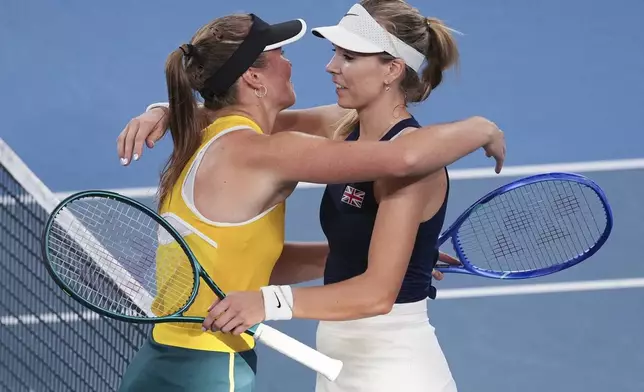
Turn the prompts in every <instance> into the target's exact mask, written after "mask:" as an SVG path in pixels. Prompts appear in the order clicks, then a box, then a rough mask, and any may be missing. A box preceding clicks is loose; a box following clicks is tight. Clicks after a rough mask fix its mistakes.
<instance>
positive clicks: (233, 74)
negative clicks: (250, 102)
mask: <svg viewBox="0 0 644 392" xmlns="http://www.w3.org/2000/svg"><path fill="white" fill-rule="evenodd" d="M250 16H251V18H252V20H253V24H252V25H251V28H250V31H249V32H248V35H247V36H246V38H244V41H243V42H242V43H241V44H240V45H239V48H237V50H235V52H234V53H233V54H232V56H230V58H229V59H228V60H227V61H226V62H225V63H224V65H222V66H221V68H219V69H218V70H217V72H215V73H214V75H212V76H211V77H210V78H208V80H206V81H205V83H204V87H203V89H202V90H201V91H200V92H199V93H200V94H201V96H202V97H203V98H204V99H205V100H206V101H207V100H211V99H212V98H213V97H215V96H217V95H221V94H223V93H225V92H226V91H228V89H229V88H230V86H232V85H233V84H234V83H235V81H236V80H237V79H239V77H240V76H241V75H242V74H243V73H244V72H246V70H248V68H250V67H251V66H252V65H253V63H254V62H255V60H257V58H258V57H259V56H260V55H261V54H262V52H266V51H269V50H273V49H277V48H281V47H282V46H284V45H288V44H290V43H293V42H295V41H297V40H299V39H300V38H302V36H304V33H306V23H305V22H304V21H303V20H302V19H295V20H290V21H288V22H283V23H278V24H273V25H271V24H268V23H266V22H264V21H263V20H262V19H260V18H259V17H258V16H256V15H254V14H250Z"/></svg>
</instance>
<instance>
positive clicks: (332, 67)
mask: <svg viewBox="0 0 644 392" xmlns="http://www.w3.org/2000/svg"><path fill="white" fill-rule="evenodd" d="M337 57H338V56H337V55H336V54H335V53H334V54H333V57H331V61H329V63H328V64H327V65H326V71H327V72H328V73H330V74H332V75H333V74H338V73H340V67H339V66H338V62H337V60H336V58H337Z"/></svg>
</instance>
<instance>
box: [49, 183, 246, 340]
mask: <svg viewBox="0 0 644 392" xmlns="http://www.w3.org/2000/svg"><path fill="white" fill-rule="evenodd" d="M89 198H103V199H112V200H116V201H119V202H123V203H125V204H128V205H130V206H132V207H134V208H136V209H138V210H140V211H141V212H144V213H145V214H146V215H147V216H148V217H150V218H152V219H153V220H154V221H155V222H157V223H158V224H159V225H160V226H161V227H162V228H163V229H164V230H166V231H167V232H168V233H170V235H171V236H172V237H173V238H174V240H175V241H176V242H177V244H178V245H179V246H180V247H181V249H182V250H183V251H184V253H185V254H186V256H187V257H188V260H189V261H190V265H191V267H192V271H193V273H194V276H193V279H194V282H195V283H194V285H193V289H192V293H191V294H190V297H189V299H188V300H187V301H186V303H185V305H183V306H182V307H181V308H180V309H179V310H177V311H176V312H174V313H172V314H170V315H167V316H154V317H139V316H126V315H123V314H119V313H115V312H111V311H108V310H105V309H102V308H101V307H99V306H97V305H95V304H92V303H91V302H89V301H88V300H86V299H84V298H83V297H82V296H81V295H79V294H77V293H76V292H74V290H72V289H71V288H70V287H69V286H68V285H67V284H66V283H65V282H64V281H63V279H61V278H60V277H59V276H58V274H57V273H56V271H55V270H54V268H53V267H52V266H51V263H50V262H49V251H48V249H49V244H50V242H49V235H48V233H50V232H51V230H52V227H53V225H54V223H55V222H56V217H57V216H58V214H59V213H60V212H61V211H62V210H63V209H65V208H66V207H67V206H68V205H70V204H72V203H74V202H75V201H77V200H83V199H89ZM41 242H42V252H43V257H44V260H45V267H46V269H47V271H48V272H49V274H50V275H51V276H52V278H53V279H54V281H55V282H56V284H58V286H60V287H61V288H62V289H63V290H64V291H65V292H66V293H67V294H68V295H69V296H71V297H72V298H73V299H75V300H77V301H78V302H80V303H81V304H83V305H84V306H87V307H88V308H90V309H92V310H94V311H95V312H97V313H99V314H102V315H104V316H107V317H110V318H114V319H118V320H121V321H126V322H136V323H143V324H157V323H169V322H173V323H176V322H187V323H202V322H203V321H204V319H205V318H204V317H196V316H183V313H184V312H185V311H186V310H187V309H188V308H189V307H190V306H191V305H192V304H193V302H194V300H195V298H196V297H197V293H198V292H199V287H200V286H201V282H200V280H199V278H200V277H201V278H203V279H204V282H206V284H207V285H208V287H209V288H210V289H211V290H212V291H213V292H214V293H215V294H216V295H217V297H219V299H224V298H225V297H226V294H225V293H224V292H223V290H221V288H220V287H219V286H217V284H216V283H215V282H214V280H213V279H212V278H211V277H210V276H209V275H208V273H207V272H206V271H205V270H204V269H203V267H202V266H201V264H199V262H198V261H197V258H196V257H195V255H194V253H193V252H192V250H191V249H190V247H189V246H188V244H187V243H186V241H185V240H184V239H183V237H182V236H181V234H179V232H178V231H177V230H176V229H175V228H174V227H173V226H172V225H171V224H170V223H169V222H168V221H167V220H166V219H164V218H163V217H161V216H160V215H159V214H158V213H157V212H156V211H154V210H153V209H151V208H150V207H148V206H146V205H145V204H143V203H141V202H139V201H136V200H134V199H131V198H129V197H126V196H123V195H121V194H119V193H116V192H111V191H104V190H86V191H82V192H78V193H75V194H73V195H70V196H68V197H67V198H65V199H64V200H63V201H61V202H60V203H59V204H58V205H57V206H56V208H54V210H53V211H52V213H51V215H50V216H49V218H48V219H47V223H46V224H45V228H44V230H43V240H42V241H41ZM90 256H91V255H90ZM117 261H118V260H117ZM138 283H140V282H138ZM114 286H115V287H116V284H114ZM120 291H121V292H122V290H120ZM124 296H126V297H128V296H127V294H125V293H124ZM258 326H259V324H256V325H254V326H252V327H251V328H249V329H248V330H247V331H246V333H248V334H250V335H251V336H252V335H254V334H255V332H256V331H257V327H258Z"/></svg>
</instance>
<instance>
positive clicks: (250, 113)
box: [209, 105, 279, 134]
mask: <svg viewBox="0 0 644 392" xmlns="http://www.w3.org/2000/svg"><path fill="white" fill-rule="evenodd" d="M278 113H279V111H278V110H270V109H268V108H266V107H264V106H263V105H232V106H229V107H225V108H223V109H219V110H217V111H216V112H213V114H212V117H211V118H209V120H210V122H212V121H214V119H216V118H218V117H224V116H232V115H237V116H242V117H246V118H249V119H251V120H253V121H254V122H256V123H257V125H258V126H259V127H260V128H261V129H262V131H263V132H264V133H265V134H270V133H271V131H272V129H273V125H274V124H275V120H276V119H277V114H278Z"/></svg>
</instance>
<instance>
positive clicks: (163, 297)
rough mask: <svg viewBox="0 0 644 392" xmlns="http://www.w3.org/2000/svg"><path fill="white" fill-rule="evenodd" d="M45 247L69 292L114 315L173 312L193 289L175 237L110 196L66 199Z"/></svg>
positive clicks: (146, 315) (190, 272)
mask: <svg viewBox="0 0 644 392" xmlns="http://www.w3.org/2000/svg"><path fill="white" fill-rule="evenodd" d="M160 240H161V242H160ZM47 252H48V255H49V262H50V264H51V268H52V270H53V271H55V273H56V275H57V277H58V279H59V280H60V281H62V282H63V283H64V284H65V285H66V287H67V288H68V289H69V290H70V291H71V292H73V293H76V294H78V295H79V296H80V297H82V298H84V299H85V300H86V301H87V302H89V303H91V304H92V305H94V306H96V307H99V308H101V309H103V310H105V311H109V312H112V313H114V314H118V315H123V316H129V317H136V318H150V317H163V316H171V315H173V314H175V313H176V312H179V311H181V310H182V309H183V308H184V307H185V306H186V305H188V300H189V299H190V297H191V294H192V293H193V291H194V286H195V271H194V269H193V267H192V264H191V263H190V260H189V259H188V258H187V256H186V254H185V252H184V251H183V249H182V248H181V247H180V246H179V245H178V244H177V242H176V241H174V237H172V235H171V234H170V233H169V232H168V231H167V230H165V229H164V228H162V227H161V226H160V225H159V224H158V223H157V221H156V220H154V219H153V218H152V217H150V216H149V215H148V214H146V213H144V212H143V211H141V210H139V209H137V208H136V207H133V206H131V205H130V204H129V203H124V202H122V201H121V200H120V199H116V198H114V197H112V196H106V195H104V194H102V195H100V196H97V195H95V194H92V195H87V194H86V195H84V196H82V197H81V198H76V199H74V200H73V201H72V202H71V203H67V204H66V205H65V207H64V208H62V209H61V210H59V211H58V212H57V213H56V215H55V219H54V220H53V225H52V229H51V230H50V231H49V233H48V236H47ZM185 314H186V315H190V314H191V312H190V311H188V312H185ZM199 327H200V326H199Z"/></svg>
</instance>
